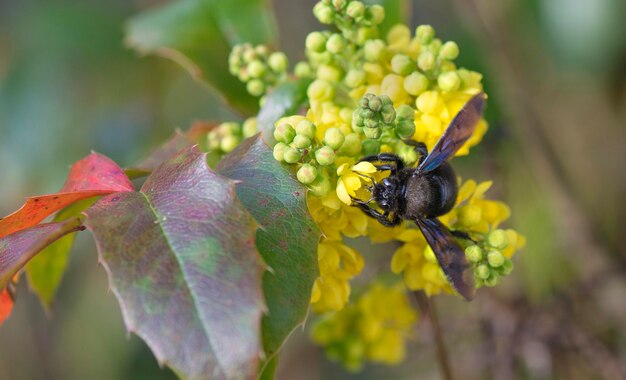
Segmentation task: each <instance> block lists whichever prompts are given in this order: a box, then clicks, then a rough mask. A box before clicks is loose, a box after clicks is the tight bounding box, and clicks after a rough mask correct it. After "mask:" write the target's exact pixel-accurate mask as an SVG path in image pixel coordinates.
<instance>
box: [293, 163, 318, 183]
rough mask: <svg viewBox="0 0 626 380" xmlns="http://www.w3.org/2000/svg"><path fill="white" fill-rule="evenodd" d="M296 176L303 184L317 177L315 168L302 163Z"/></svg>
mask: <svg viewBox="0 0 626 380" xmlns="http://www.w3.org/2000/svg"><path fill="white" fill-rule="evenodd" d="M296 177H298V181H300V182H301V183H303V184H305V185H308V184H310V183H312V182H313V181H314V180H315V178H316V177H317V169H316V168H315V166H313V165H309V164H304V165H302V167H300V169H298V173H297V174H296Z"/></svg>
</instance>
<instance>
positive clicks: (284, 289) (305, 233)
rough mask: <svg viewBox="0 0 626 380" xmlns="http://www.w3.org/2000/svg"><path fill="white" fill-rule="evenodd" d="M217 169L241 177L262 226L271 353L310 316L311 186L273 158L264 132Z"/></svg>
mask: <svg viewBox="0 0 626 380" xmlns="http://www.w3.org/2000/svg"><path fill="white" fill-rule="evenodd" d="M217 170H218V172H219V173H221V174H223V175H225V176H227V177H229V178H232V179H236V180H238V181H241V182H239V183H237V195H238V196H239V199H241V202H242V203H243V204H244V206H246V208H247V209H248V211H249V212H250V213H251V214H252V216H254V218H255V219H256V221H257V222H258V223H259V224H260V225H261V229H259V231H258V232H257V239H256V244H257V248H258V249H259V252H260V253H261V255H262V256H263V259H264V260H265V262H266V263H267V265H268V266H269V267H270V268H271V270H268V271H267V272H265V274H264V275H263V291H264V294H265V300H266V303H267V306H268V313H267V315H266V316H265V317H264V318H263V345H264V348H265V352H266V354H267V356H268V357H271V356H272V355H274V354H275V353H276V352H277V351H278V350H279V349H280V347H281V345H282V343H283V342H284V340H285V339H286V338H287V336H288V335H289V334H290V333H291V332H292V331H293V330H294V329H295V328H296V327H297V326H299V325H301V324H302V323H303V322H304V320H305V318H306V314H307V311H308V308H309V301H310V298H311V289H312V287H313V282H314V281H315V278H317V276H318V264H317V243H318V240H319V237H320V231H319V229H318V228H317V226H316V224H315V223H314V221H313V220H312V219H311V216H310V215H309V212H308V209H307V206H306V188H305V187H304V186H302V184H300V183H299V182H298V181H297V180H296V179H295V178H294V175H293V173H291V172H290V171H289V169H288V168H287V167H286V166H283V165H282V164H280V163H279V162H277V161H276V160H275V159H274V157H273V155H272V151H271V149H270V148H269V147H268V146H267V145H266V144H265V143H264V142H263V140H262V139H261V137H260V135H257V136H256V137H253V138H250V139H248V140H246V141H244V142H243V143H241V144H240V145H239V146H238V147H237V148H236V149H235V150H234V151H233V152H231V153H230V154H229V155H227V156H226V157H224V158H223V159H222V161H221V162H220V163H219V164H218V166H217Z"/></svg>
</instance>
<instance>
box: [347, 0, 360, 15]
mask: <svg viewBox="0 0 626 380" xmlns="http://www.w3.org/2000/svg"><path fill="white" fill-rule="evenodd" d="M346 13H347V14H348V16H349V17H352V18H353V19H360V18H361V17H363V16H364V15H365V5H364V4H363V3H362V2H360V1H351V2H350V3H349V4H348V8H347V9H346Z"/></svg>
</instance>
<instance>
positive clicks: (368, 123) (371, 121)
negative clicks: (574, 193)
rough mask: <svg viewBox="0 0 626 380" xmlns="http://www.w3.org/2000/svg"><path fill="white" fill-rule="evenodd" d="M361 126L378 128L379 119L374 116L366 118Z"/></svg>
mask: <svg viewBox="0 0 626 380" xmlns="http://www.w3.org/2000/svg"><path fill="white" fill-rule="evenodd" d="M363 126H364V127H365V129H379V128H380V127H381V125H380V120H378V118H375V117H371V118H366V119H365V120H364V123H363ZM365 129H364V130H363V131H365Z"/></svg>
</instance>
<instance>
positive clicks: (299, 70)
mask: <svg viewBox="0 0 626 380" xmlns="http://www.w3.org/2000/svg"><path fill="white" fill-rule="evenodd" d="M293 72H294V74H295V75H296V76H297V77H298V78H306V77H310V76H312V75H313V70H312V69H311V66H310V65H309V64H308V62H298V63H296V66H295V67H294V69H293Z"/></svg>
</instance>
